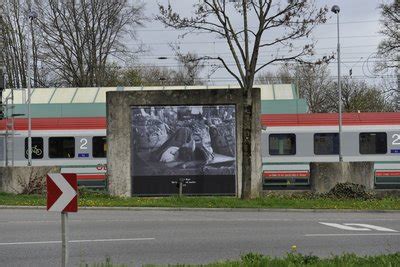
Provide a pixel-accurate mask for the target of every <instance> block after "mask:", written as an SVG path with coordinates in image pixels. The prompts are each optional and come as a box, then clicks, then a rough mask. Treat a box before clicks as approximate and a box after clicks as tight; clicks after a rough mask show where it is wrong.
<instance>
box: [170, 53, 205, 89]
mask: <svg viewBox="0 0 400 267" xmlns="http://www.w3.org/2000/svg"><path fill="white" fill-rule="evenodd" d="M176 58H177V61H178V63H179V65H180V66H179V70H178V71H177V72H176V73H175V77H174V80H175V82H177V83H178V84H181V85H201V84H203V83H204V82H203V81H202V80H201V79H200V72H201V71H202V70H203V68H204V63H203V61H201V60H197V59H198V56H197V54H196V53H191V52H188V53H186V54H183V53H181V52H179V51H176Z"/></svg>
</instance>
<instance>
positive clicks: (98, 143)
mask: <svg viewBox="0 0 400 267" xmlns="http://www.w3.org/2000/svg"><path fill="white" fill-rule="evenodd" d="M93 157H94V158H105V157H107V139H106V137H105V136H94V137H93Z"/></svg>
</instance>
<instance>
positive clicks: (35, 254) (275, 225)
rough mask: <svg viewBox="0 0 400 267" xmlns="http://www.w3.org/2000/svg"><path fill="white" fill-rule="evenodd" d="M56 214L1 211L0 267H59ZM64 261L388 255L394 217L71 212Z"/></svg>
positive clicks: (396, 234) (396, 230)
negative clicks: (290, 254)
mask: <svg viewBox="0 0 400 267" xmlns="http://www.w3.org/2000/svg"><path fill="white" fill-rule="evenodd" d="M60 225H61V223H60V214H59V213H52V212H47V211H45V210H24V209H0V265H2V266H59V265H60V262H61V260H60V258H61V257H60V256H61V243H60V240H61V236H60ZM69 240H70V243H69V245H70V262H71V263H72V265H74V266H75V265H79V263H82V262H86V263H94V262H101V261H104V260H105V259H106V257H110V258H111V259H112V261H113V262H115V263H133V264H134V265H141V264H143V263H164V264H165V263H207V262H212V261H216V260H222V259H235V258H238V257H239V256H240V255H241V254H244V253H247V252H259V253H263V254H267V255H276V256H281V255H285V254H286V253H287V252H289V251H290V248H291V246H292V245H296V246H297V248H298V252H301V253H305V254H309V253H312V254H314V255H319V256H329V255H331V254H341V253H343V252H354V253H357V254H360V255H365V254H377V253H390V252H396V251H399V247H400V213H361V212H344V213H341V212H306V211H302V212H278V211H272V212H265V211H264V212H256V211H166V210H141V211H132V210H126V211H122V210H81V211H79V212H78V213H77V214H69Z"/></svg>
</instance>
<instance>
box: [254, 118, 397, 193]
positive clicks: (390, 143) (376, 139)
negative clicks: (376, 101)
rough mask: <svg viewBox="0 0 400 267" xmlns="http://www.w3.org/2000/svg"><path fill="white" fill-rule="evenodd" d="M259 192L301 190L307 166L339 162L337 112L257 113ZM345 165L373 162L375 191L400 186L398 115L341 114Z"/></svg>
mask: <svg viewBox="0 0 400 267" xmlns="http://www.w3.org/2000/svg"><path fill="white" fill-rule="evenodd" d="M262 125H263V133H262V145H263V146H262V157H263V181H264V188H266V189H267V188H282V189H287V188H307V187H308V186H309V185H310V180H309V178H310V162H338V161H339V134H338V132H339V129H338V128H339V127H338V114H275V115H262ZM341 154H342V156H343V161H345V162H362V161H363V162H365V161H368V162H374V164H375V187H376V188H400V114H399V113H345V114H343V127H342V153H341Z"/></svg>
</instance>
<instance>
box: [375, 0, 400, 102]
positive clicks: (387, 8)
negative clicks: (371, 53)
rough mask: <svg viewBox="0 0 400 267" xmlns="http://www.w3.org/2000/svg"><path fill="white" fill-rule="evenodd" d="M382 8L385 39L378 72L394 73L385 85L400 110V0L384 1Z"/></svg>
mask: <svg viewBox="0 0 400 267" xmlns="http://www.w3.org/2000/svg"><path fill="white" fill-rule="evenodd" d="M380 8H381V16H382V18H381V24H382V30H381V31H380V32H381V33H382V34H383V35H385V37H386V38H385V39H384V40H383V41H382V42H381V43H380V44H379V47H378V57H379V59H380V61H379V63H378V64H376V68H375V70H376V72H378V73H379V72H386V73H390V74H394V76H393V78H386V79H385V81H384V82H383V85H384V86H385V88H386V91H387V92H388V93H389V94H390V95H391V96H392V101H393V105H394V106H395V107H396V109H397V110H400V1H399V0H393V2H392V3H383V4H381V5H380Z"/></svg>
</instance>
